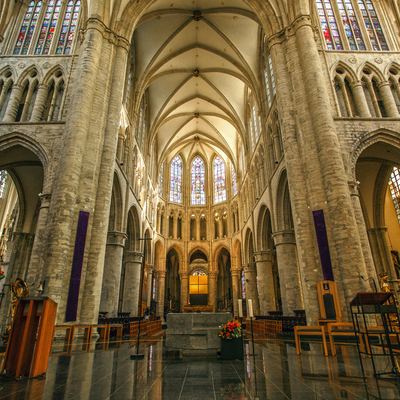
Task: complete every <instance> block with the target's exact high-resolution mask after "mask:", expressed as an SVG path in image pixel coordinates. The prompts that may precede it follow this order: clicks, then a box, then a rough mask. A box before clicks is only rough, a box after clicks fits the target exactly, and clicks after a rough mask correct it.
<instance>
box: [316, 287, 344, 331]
mask: <svg viewBox="0 0 400 400" xmlns="http://www.w3.org/2000/svg"><path fill="white" fill-rule="evenodd" d="M317 291H318V301H319V309H320V312H321V316H320V317H319V318H318V325H324V326H325V328H327V325H328V324H331V323H337V322H342V311H341V310H340V303H339V296H338V292H337V286H336V283H335V282H333V281H321V282H318V283H317Z"/></svg>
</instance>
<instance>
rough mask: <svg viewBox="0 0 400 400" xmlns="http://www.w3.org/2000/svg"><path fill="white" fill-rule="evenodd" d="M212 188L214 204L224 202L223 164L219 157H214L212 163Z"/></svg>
mask: <svg viewBox="0 0 400 400" xmlns="http://www.w3.org/2000/svg"><path fill="white" fill-rule="evenodd" d="M214 186H215V202H216V203H220V202H221V201H225V200H226V183H225V164H224V162H223V161H222V159H221V157H216V158H215V161H214Z"/></svg>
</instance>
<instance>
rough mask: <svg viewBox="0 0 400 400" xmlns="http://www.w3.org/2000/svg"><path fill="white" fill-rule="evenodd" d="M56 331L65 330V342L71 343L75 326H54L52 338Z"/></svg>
mask: <svg viewBox="0 0 400 400" xmlns="http://www.w3.org/2000/svg"><path fill="white" fill-rule="evenodd" d="M56 330H65V340H66V341H71V340H73V339H71V337H72V338H73V331H74V330H75V325H54V330H53V338H54V334H55V332H56Z"/></svg>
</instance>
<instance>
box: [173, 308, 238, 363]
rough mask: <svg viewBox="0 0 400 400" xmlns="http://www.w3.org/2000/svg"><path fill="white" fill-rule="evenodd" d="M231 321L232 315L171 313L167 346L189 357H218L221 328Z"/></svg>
mask: <svg viewBox="0 0 400 400" xmlns="http://www.w3.org/2000/svg"><path fill="white" fill-rule="evenodd" d="M231 319H232V314H231V313H169V314H168V315H167V332H166V333H167V339H166V345H167V346H168V347H170V348H174V349H181V350H182V351H183V354H187V355H189V354H190V355H196V354H197V355H214V354H215V355H216V353H217V351H218V350H219V349H220V348H221V339H220V338H219V336H218V332H219V326H220V325H223V324H226V323H227V322H228V321H229V320H231Z"/></svg>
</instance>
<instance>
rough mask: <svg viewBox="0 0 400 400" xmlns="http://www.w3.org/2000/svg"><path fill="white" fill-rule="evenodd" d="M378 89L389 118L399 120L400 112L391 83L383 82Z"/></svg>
mask: <svg viewBox="0 0 400 400" xmlns="http://www.w3.org/2000/svg"><path fill="white" fill-rule="evenodd" d="M378 88H379V91H380V93H381V96H382V101H383V104H384V105H385V109H386V112H387V115H388V117H392V118H399V111H398V110H397V107H396V103H395V101H394V98H393V95H392V91H391V89H390V84H389V82H387V81H386V82H381V83H380V84H379V85H378Z"/></svg>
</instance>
